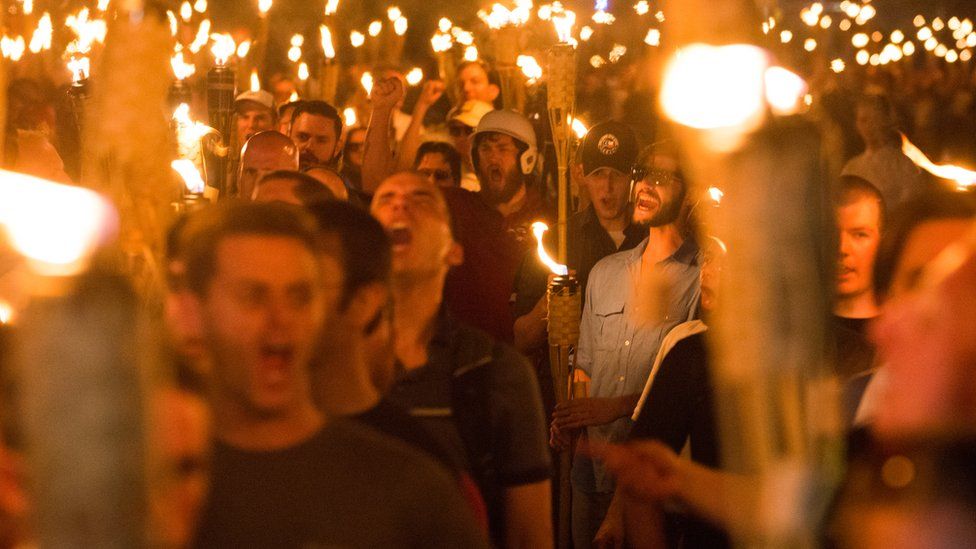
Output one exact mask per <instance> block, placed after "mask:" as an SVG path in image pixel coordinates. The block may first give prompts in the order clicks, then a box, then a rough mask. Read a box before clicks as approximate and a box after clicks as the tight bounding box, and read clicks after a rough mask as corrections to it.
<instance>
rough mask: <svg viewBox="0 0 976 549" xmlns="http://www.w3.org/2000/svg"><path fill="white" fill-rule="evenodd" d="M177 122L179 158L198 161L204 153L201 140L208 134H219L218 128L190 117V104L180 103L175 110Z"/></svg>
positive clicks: (177, 151)
mask: <svg viewBox="0 0 976 549" xmlns="http://www.w3.org/2000/svg"><path fill="white" fill-rule="evenodd" d="M173 122H174V123H175V124H176V147H177V149H176V153H177V156H178V157H179V158H185V159H188V160H190V161H192V162H198V161H199V158H200V157H201V155H202V147H201V145H200V140H201V139H203V138H204V137H206V136H208V135H219V133H218V132H217V130H215V129H213V128H211V127H210V126H207V125H206V124H204V123H202V122H197V121H195V120H193V118H191V117H190V106H189V105H187V104H186V103H180V104H179V106H177V107H176V110H174V111H173Z"/></svg>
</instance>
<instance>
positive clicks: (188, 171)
mask: <svg viewBox="0 0 976 549" xmlns="http://www.w3.org/2000/svg"><path fill="white" fill-rule="evenodd" d="M170 166H171V167H172V168H173V169H174V170H176V173H178V174H180V177H181V178H183V184H184V185H186V190H187V191H188V192H191V193H193V194H203V191H204V190H205V189H206V187H207V184H206V183H204V182H203V177H201V176H200V172H199V171H197V166H196V164H194V163H193V161H192V160H187V159H185V158H181V159H179V160H174V161H172V162H171V163H170Z"/></svg>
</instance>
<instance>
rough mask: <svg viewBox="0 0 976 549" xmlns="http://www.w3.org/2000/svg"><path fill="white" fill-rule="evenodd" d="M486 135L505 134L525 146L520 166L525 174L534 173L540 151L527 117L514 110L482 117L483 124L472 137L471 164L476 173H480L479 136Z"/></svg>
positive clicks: (492, 112) (490, 113)
mask: <svg viewBox="0 0 976 549" xmlns="http://www.w3.org/2000/svg"><path fill="white" fill-rule="evenodd" d="M486 133H500V134H504V135H507V136H509V137H511V138H512V139H514V140H516V141H518V142H520V143H522V144H523V145H525V146H526V150H525V152H523V153H522V155H521V156H520V157H519V165H520V166H521V168H522V173H523V174H525V175H528V174H530V173H532V170H534V169H535V165H536V162H538V160H539V149H538V147H537V146H536V139H535V130H534V129H533V128H532V123H531V122H529V120H528V119H527V118H526V117H524V116H522V115H521V114H519V113H518V112H516V111H513V110H497V111H491V112H489V113H487V114H485V115H484V116H483V117H481V122H478V127H477V128H476V129H475V130H474V133H473V134H472V135H471V163H472V164H474V169H475V171H478V151H477V148H478V136H479V135H483V134H486Z"/></svg>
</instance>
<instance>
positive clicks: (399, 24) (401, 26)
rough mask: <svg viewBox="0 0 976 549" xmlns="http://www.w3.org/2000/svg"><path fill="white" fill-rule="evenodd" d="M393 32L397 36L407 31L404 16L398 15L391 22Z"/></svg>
mask: <svg viewBox="0 0 976 549" xmlns="http://www.w3.org/2000/svg"><path fill="white" fill-rule="evenodd" d="M393 32H394V33H396V35H397V36H403V35H404V34H406V32H407V18H406V17H399V18H397V20H396V21H394V22H393Z"/></svg>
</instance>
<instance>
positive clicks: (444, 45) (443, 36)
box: [430, 32, 454, 53]
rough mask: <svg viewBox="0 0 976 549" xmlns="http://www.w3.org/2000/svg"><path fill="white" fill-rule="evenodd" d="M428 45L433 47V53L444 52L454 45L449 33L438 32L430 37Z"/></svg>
mask: <svg viewBox="0 0 976 549" xmlns="http://www.w3.org/2000/svg"><path fill="white" fill-rule="evenodd" d="M430 47H431V48H433V49H434V53H441V52H445V51H448V50H450V49H451V48H452V47H454V39H453V38H452V37H451V35H450V34H447V33H443V32H438V33H436V34H434V36H433V37H431V39H430Z"/></svg>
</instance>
